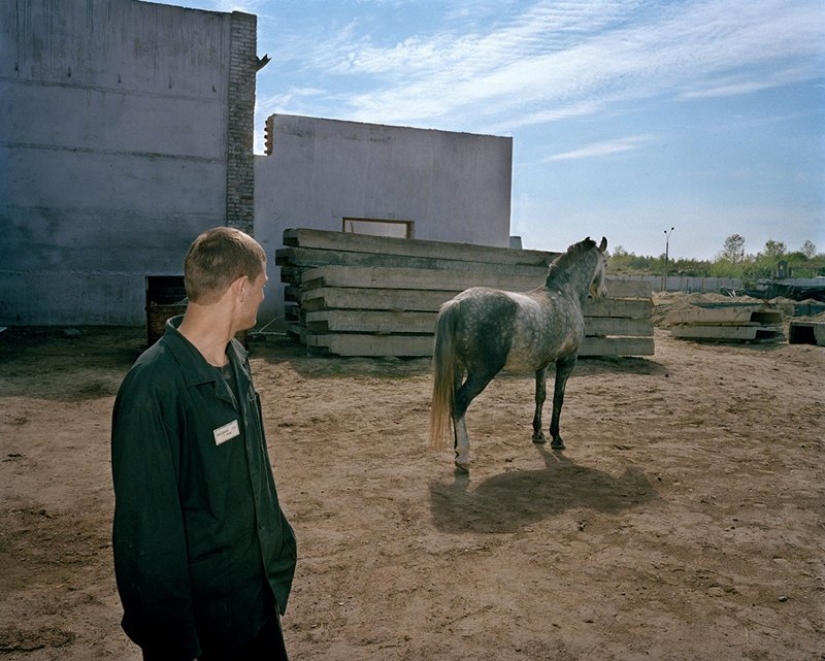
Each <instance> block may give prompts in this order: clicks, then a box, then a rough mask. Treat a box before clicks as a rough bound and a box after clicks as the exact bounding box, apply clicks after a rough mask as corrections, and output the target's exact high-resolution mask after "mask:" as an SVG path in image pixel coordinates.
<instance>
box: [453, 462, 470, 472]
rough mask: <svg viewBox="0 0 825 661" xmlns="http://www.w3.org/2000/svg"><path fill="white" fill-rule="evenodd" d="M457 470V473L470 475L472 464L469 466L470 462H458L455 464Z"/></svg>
mask: <svg viewBox="0 0 825 661" xmlns="http://www.w3.org/2000/svg"><path fill="white" fill-rule="evenodd" d="M455 469H456V472H459V473H462V474H464V475H468V474H469V472H470V464H469V462H468V463H464V462H458V461H456V462H455Z"/></svg>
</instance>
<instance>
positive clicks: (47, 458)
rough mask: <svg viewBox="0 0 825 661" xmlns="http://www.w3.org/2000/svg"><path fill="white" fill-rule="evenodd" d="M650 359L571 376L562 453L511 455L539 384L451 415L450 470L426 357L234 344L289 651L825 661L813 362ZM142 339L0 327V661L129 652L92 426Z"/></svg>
mask: <svg viewBox="0 0 825 661" xmlns="http://www.w3.org/2000/svg"><path fill="white" fill-rule="evenodd" d="M660 303H662V301H660ZM664 303H665V304H667V303H668V301H664ZM670 303H672V301H670ZM657 310H660V307H659V306H657ZM655 343H656V352H655V355H654V356H650V357H646V358H621V359H581V360H580V361H579V365H578V366H577V368H576V371H575V372H574V374H573V376H572V377H571V379H570V381H569V382H568V386H567V400H566V403H565V410H564V414H563V416H562V433H563V434H564V436H565V440H566V443H567V450H566V451H564V452H563V453H554V452H552V451H550V449H549V447H541V446H536V445H534V444H533V443H531V441H530V435H531V429H530V421H531V417H532V408H533V403H532V402H533V378H532V375H500V376H499V377H498V378H497V379H495V380H494V381H493V383H492V384H491V385H490V387H489V388H488V389H487V391H485V392H484V393H483V394H482V395H481V396H480V397H479V398H478V399H477V400H476V401H475V402H474V403H473V405H472V406H471V408H470V411H469V414H468V425H469V428H470V435H471V441H472V448H471V459H472V469H471V473H470V475H469V476H468V477H467V476H462V475H457V474H456V473H455V472H454V470H453V465H452V451H451V450H449V449H448V450H444V451H436V452H433V451H430V450H428V448H427V424H428V416H429V399H430V388H431V379H430V361H429V359H416V360H400V359H344V358H323V357H317V356H307V355H306V354H305V352H304V351H303V350H301V349H300V348H299V347H297V346H296V345H294V344H292V343H291V342H289V341H288V340H286V339H285V338H283V337H279V336H266V337H258V338H254V337H253V338H252V339H251V340H250V349H251V354H252V357H253V358H252V363H253V369H254V374H255V381H256V386H257V387H258V389H259V390H260V391H261V393H262V397H263V401H264V406H265V411H264V414H265V422H266V425H267V430H268V438H269V446H270V452H271V456H272V460H273V463H274V466H275V475H276V480H277V482H278V487H279V491H280V494H281V499H282V501H283V505H284V508H285V510H286V511H287V514H288V516H289V518H290V519H291V521H292V523H293V525H294V527H295V529H296V532H297V535H298V539H299V564H298V572H297V577H296V581H295V587H294V591H293V594H292V597H291V602H290V606H289V610H288V612H287V615H286V617H285V619H284V626H285V631H286V637H287V643H288V647H289V649H290V651H291V654H292V657H293V658H294V659H295V660H296V661H303V660H307V661H308V660H322V659H323V660H329V661H336V660H340V661H367V660H375V661H392V660H413V659H416V660H420V659H428V660H430V659H431V660H453V659H469V660H478V661H482V660H483V661H516V660H518V661H527V660H528V659H529V660H533V659H552V660H559V661H573V660H582V661H584V660H591V659H594V660H596V659H597V660H601V661H608V660H622V661H625V660H627V661H630V660H637V659H638V660H642V659H645V660H648V659H660V660H673V661H677V660H678V661H685V660H696V661H703V660H707V661H721V660H725V661H737V660H740V659H751V660H754V661H756V660H781V661H793V660H799V661H802V660H805V661H822V660H825V583H824V582H823V579H825V570H824V569H823V561H824V560H825V553H823V551H825V548H824V547H825V529H824V528H823V512H824V511H825V509H823V506H824V505H825V502H823V501H824V500H825V499H823V491H825V482H823V477H824V476H823V447H822V445H823V429H825V348H822V347H817V346H812V345H805V344H793V345H791V344H787V343H785V342H775V343H770V344H745V343H743V344H712V343H695V342H688V341H682V340H677V339H675V338H672V337H670V335H669V333H668V331H667V329H666V328H664V327H662V326H661V325H659V326H657V329H656V337H655ZM144 345H145V331H144V330H143V329H139V328H138V329H123V328H118V329H104V328H96V329H95V328H82V329H76V330H75V332H71V331H70V332H68V333H66V332H65V331H64V329H48V330H45V329H8V330H6V331H5V332H4V333H2V334H0V658H3V659H4V660H5V659H8V661H12V660H15V661H17V660H31V661H45V660H52V659H54V660H57V659H60V660H62V661H88V660H94V659H122V660H124V661H137V660H138V659H139V658H140V655H139V652H138V650H137V649H136V648H135V647H134V646H132V645H131V643H130V642H129V641H128V639H127V638H126V637H125V635H124V634H123V633H122V631H121V630H120V626H119V622H120V616H121V611H120V603H119V601H118V597H117V593H116V591H115V584H114V578H113V572H112V557H111V542H110V526H111V516H112V509H113V503H112V488H111V477H110V472H109V467H110V464H109V430H110V414H111V409H112V404H113V400H114V395H115V393H116V390H117V387H118V385H119V384H120V381H121V379H122V378H123V376H124V374H125V372H126V370H127V369H128V368H129V366H130V365H131V363H132V362H133V361H134V359H135V358H136V357H137V355H138V354H139V352H140V351H141V350H142V349H143V347H144ZM545 419H546V420H547V421H548V422H549V406H548V411H547V413H546V415H545Z"/></svg>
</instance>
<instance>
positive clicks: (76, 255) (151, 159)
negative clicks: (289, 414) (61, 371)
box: [0, 0, 258, 325]
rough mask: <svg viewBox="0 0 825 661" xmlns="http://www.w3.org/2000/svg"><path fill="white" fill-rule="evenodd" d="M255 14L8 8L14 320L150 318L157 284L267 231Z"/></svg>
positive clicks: (8, 267)
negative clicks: (199, 238) (257, 152)
mask: <svg viewBox="0 0 825 661" xmlns="http://www.w3.org/2000/svg"><path fill="white" fill-rule="evenodd" d="M256 23H257V19H256V17H255V16H252V15H249V14H242V13H232V14H225V13H217V12H206V11H195V10H191V9H183V8H180V7H170V6H165V5H157V4H150V3H145V2H138V1H136V0H82V1H79V0H65V1H61V2H51V1H49V0H17V1H16V2H2V3H0V31H1V32H0V255H2V257H0V324H2V325H16V324H31V325H41V324H42V325H52V324H54V325H62V324H140V323H143V321H144V319H145V317H144V305H145V276H146V275H152V274H167V273H180V271H181V261H182V257H183V254H184V252H185V250H186V248H187V246H188V245H189V243H190V242H191V240H192V238H193V237H194V236H195V235H197V234H198V233H199V232H200V231H202V230H203V229H206V228H208V227H212V226H215V225H222V224H226V223H229V224H232V225H237V226H239V227H241V228H244V229H251V228H252V225H253V214H254V207H253V198H254V162H253V150H252V143H253V130H254V126H253V123H254V119H253V116H254V104H255V75H256V71H257V68H258V63H257V57H256V53H255V48H256V39H257V36H256Z"/></svg>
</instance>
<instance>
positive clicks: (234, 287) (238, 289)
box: [229, 275, 249, 303]
mask: <svg viewBox="0 0 825 661" xmlns="http://www.w3.org/2000/svg"><path fill="white" fill-rule="evenodd" d="M229 289H230V290H231V291H232V292H233V293H234V294H235V296H237V297H238V299H239V300H240V301H241V303H243V302H244V300H245V299H246V295H247V293H248V291H247V290H248V289H249V278H247V277H246V276H245V275H242V276H240V277H238V278H236V279H235V280H234V282H233V283H232V284H231V285H229Z"/></svg>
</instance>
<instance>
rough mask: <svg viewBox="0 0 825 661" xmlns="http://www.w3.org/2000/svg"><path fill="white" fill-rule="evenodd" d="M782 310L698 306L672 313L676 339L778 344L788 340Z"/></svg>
mask: <svg viewBox="0 0 825 661" xmlns="http://www.w3.org/2000/svg"><path fill="white" fill-rule="evenodd" d="M782 320H783V314H782V310H780V309H779V308H776V307H769V306H767V305H763V304H760V303H748V302H730V303H727V302H725V303H694V304H692V305H690V306H689V307H686V308H681V309H676V310H671V311H670V312H668V314H667V323H668V325H669V326H670V334H671V335H672V336H673V337H678V338H682V339H690V340H718V341H727V342H737V341H738V342H753V341H760V342H765V341H768V342H777V341H781V340H784V339H785V333H784V330H783V327H782Z"/></svg>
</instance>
